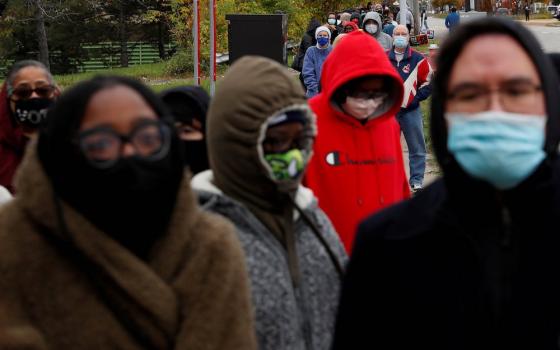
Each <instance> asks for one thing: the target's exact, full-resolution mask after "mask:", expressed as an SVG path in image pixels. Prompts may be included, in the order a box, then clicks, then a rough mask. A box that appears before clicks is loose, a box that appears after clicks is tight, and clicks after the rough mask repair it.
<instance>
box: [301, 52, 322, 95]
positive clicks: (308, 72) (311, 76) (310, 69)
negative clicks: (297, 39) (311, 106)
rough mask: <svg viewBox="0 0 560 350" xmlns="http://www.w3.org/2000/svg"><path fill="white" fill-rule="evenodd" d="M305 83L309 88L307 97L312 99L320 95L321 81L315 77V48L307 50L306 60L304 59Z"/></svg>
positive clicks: (303, 72) (303, 73)
mask: <svg viewBox="0 0 560 350" xmlns="http://www.w3.org/2000/svg"><path fill="white" fill-rule="evenodd" d="M301 73H302V75H303V83H304V84H305V87H306V88H307V93H306V96H307V97H308V98H311V97H313V96H315V95H317V94H318V93H319V80H318V79H317V77H316V76H315V56H314V55H313V47H310V48H309V49H307V52H306V53H305V58H304V59H303V70H302V71H301Z"/></svg>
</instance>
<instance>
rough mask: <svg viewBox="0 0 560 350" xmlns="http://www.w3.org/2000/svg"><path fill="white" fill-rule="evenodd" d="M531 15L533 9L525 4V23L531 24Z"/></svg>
mask: <svg viewBox="0 0 560 350" xmlns="http://www.w3.org/2000/svg"><path fill="white" fill-rule="evenodd" d="M530 14H531V8H530V7H529V4H528V3H525V22H529V15H530Z"/></svg>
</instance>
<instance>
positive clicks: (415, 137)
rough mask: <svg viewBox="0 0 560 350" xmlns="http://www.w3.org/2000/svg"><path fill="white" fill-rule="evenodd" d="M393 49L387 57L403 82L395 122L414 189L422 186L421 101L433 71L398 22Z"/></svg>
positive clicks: (424, 148)
mask: <svg viewBox="0 0 560 350" xmlns="http://www.w3.org/2000/svg"><path fill="white" fill-rule="evenodd" d="M393 38H394V48H393V49H392V50H391V51H389V52H388V55H389V60H390V61H391V64H392V65H393V67H394V68H395V69H396V70H397V72H399V74H400V76H401V78H402V80H403V81H404V98H403V101H402V105H401V110H400V111H399V113H398V114H397V121H398V122H399V125H400V127H401V130H402V133H403V135H404V138H405V140H406V145H407V147H408V164H409V169H410V178H409V184H410V188H411V189H412V191H413V192H418V191H420V190H421V189H422V185H423V182H424V172H425V170H426V142H425V141H424V123H423V117H422V109H421V107H420V102H422V101H424V100H425V99H427V98H428V97H430V94H431V92H432V86H431V84H430V81H431V77H432V74H433V73H432V70H431V68H430V64H429V63H428V59H426V57H424V55H423V54H421V53H420V52H418V51H416V50H414V49H412V48H411V47H410V44H409V34H408V29H406V27H405V26H403V25H402V24H399V25H398V26H397V27H396V28H395V31H394V32H393Z"/></svg>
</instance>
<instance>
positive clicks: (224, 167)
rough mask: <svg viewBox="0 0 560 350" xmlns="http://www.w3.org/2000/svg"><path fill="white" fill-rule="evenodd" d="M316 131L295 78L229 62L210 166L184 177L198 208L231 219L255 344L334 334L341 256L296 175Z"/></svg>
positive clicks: (215, 110) (302, 344) (267, 66)
mask: <svg viewBox="0 0 560 350" xmlns="http://www.w3.org/2000/svg"><path fill="white" fill-rule="evenodd" d="M315 133H316V126H315V117H314V115H313V113H312V112H311V111H310V109H309V107H308V106H307V103H306V100H305V95H304V93H303V91H302V90H301V88H300V87H299V86H298V84H295V83H294V81H293V79H292V77H291V76H290V75H289V74H288V73H287V72H286V71H285V69H284V67H282V66H281V65H280V64H278V63H276V62H274V61H272V60H270V59H267V58H264V57H257V56H246V57H244V58H242V59H240V60H239V61H237V62H235V63H234V64H233V65H232V67H231V68H230V70H229V71H228V72H227V73H226V75H225V77H224V78H223V79H222V80H221V82H220V85H219V87H218V90H217V92H216V96H215V97H214V99H213V101H212V104H211V106H210V111H209V115H208V150H209V154H210V164H211V168H212V170H209V171H206V172H203V173H200V174H198V175H197V176H195V178H194V179H193V181H192V184H193V188H194V189H195V190H196V191H197V193H198V196H199V200H200V202H201V205H202V206H203V208H204V209H205V210H208V211H211V212H214V213H218V214H221V215H223V216H225V217H227V218H228V219H229V220H231V221H232V222H233V223H234V225H235V227H236V228H237V234H238V237H239V239H240V241H241V243H242V245H243V247H244V249H245V256H246V263H247V266H248V269H249V273H250V277H251V290H252V294H253V307H254V313H255V315H256V320H255V324H256V334H257V339H258V345H259V349H261V350H291V349H328V348H329V347H330V344H331V341H332V334H333V327H334V319H335V312H336V309H337V305H338V296H339V288H340V281H341V274H342V272H343V269H344V266H345V264H346V260H347V258H346V254H345V252H344V248H343V247H342V244H341V243H340V240H339V239H338V236H337V234H336V232H335V231H334V229H333V227H332V224H331V223H330V221H329V220H328V218H327V216H326V215H325V214H324V213H323V212H322V211H321V210H320V209H319V208H318V206H317V201H316V199H315V198H314V196H313V193H312V192H311V191H310V190H309V189H307V188H305V187H303V186H301V185H300V183H301V178H302V176H303V174H304V172H305V168H306V164H307V163H308V161H309V157H310V156H311V149H312V144H313V138H314V136H315Z"/></svg>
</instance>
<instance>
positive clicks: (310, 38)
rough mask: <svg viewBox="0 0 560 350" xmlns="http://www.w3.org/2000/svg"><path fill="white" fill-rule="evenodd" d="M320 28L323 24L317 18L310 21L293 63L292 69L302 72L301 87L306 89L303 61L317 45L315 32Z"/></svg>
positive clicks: (300, 76)
mask: <svg viewBox="0 0 560 350" xmlns="http://www.w3.org/2000/svg"><path fill="white" fill-rule="evenodd" d="M320 26H321V22H319V20H318V19H316V18H312V19H311V20H310V21H309V25H308V26H307V30H306V32H305V33H304V34H303V36H302V38H301V42H300V44H299V47H298V51H297V54H296V56H295V57H294V60H293V62H292V69H294V70H296V71H298V72H300V74H299V80H300V82H301V85H302V86H303V87H304V88H305V83H304V82H303V74H302V71H303V59H304V58H305V53H306V52H307V49H308V48H310V47H312V46H315V45H317V39H316V38H315V31H316V30H317V28H319V27H320Z"/></svg>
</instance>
